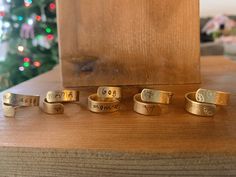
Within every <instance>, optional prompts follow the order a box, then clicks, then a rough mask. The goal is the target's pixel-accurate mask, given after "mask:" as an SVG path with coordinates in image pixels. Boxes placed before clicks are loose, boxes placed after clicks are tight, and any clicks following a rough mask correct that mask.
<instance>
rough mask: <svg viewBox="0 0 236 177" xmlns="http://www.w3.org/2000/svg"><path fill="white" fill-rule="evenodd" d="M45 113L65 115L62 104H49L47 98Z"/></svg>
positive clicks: (44, 105) (44, 106)
mask: <svg viewBox="0 0 236 177" xmlns="http://www.w3.org/2000/svg"><path fill="white" fill-rule="evenodd" d="M43 111H44V112H45V113H47V114H63V113H64V105H63V104H61V103H49V102H47V99H46V98H45V99H44V101H43Z"/></svg>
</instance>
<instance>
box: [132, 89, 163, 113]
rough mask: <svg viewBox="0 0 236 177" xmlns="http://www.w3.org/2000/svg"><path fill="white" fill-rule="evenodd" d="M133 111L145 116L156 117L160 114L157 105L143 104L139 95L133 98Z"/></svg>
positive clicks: (159, 108)
mask: <svg viewBox="0 0 236 177" xmlns="http://www.w3.org/2000/svg"><path fill="white" fill-rule="evenodd" d="M134 111H135V112H137V113H139V114H142V115H146V116H156V115H160V114H161V112H162V110H161V107H160V105H159V104H156V103H145V102H143V101H142V100H141V94H140V93H139V94H136V95H135V96H134Z"/></svg>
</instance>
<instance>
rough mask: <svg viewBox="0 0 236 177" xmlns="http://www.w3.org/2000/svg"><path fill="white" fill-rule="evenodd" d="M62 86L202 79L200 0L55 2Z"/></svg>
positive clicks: (153, 82) (181, 81)
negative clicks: (56, 6)
mask: <svg viewBox="0 0 236 177" xmlns="http://www.w3.org/2000/svg"><path fill="white" fill-rule="evenodd" d="M57 5H58V27H59V46H60V58H61V66H62V78H63V85H64V86H65V87H78V86H98V85H149V84H186V83H199V82H200V60H199V54H200V47H199V46H200V44H199V43H200V42H199V41H200V40H199V2H198V0H178V1H173V0H68V1H67V0H58V1H57Z"/></svg>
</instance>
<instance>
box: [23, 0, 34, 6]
mask: <svg viewBox="0 0 236 177" xmlns="http://www.w3.org/2000/svg"><path fill="white" fill-rule="evenodd" d="M24 3H25V7H29V6H31V4H32V0H24Z"/></svg>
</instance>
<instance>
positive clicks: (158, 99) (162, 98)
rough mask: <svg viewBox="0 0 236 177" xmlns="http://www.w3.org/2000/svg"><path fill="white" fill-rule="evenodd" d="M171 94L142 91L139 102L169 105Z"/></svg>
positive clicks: (148, 90)
mask: <svg viewBox="0 0 236 177" xmlns="http://www.w3.org/2000/svg"><path fill="white" fill-rule="evenodd" d="M172 96H173V93H172V92H167V91H160V90H153V89H143V90H142V92H141V100H142V101H144V102H150V103H160V104H170V102H171V98H172Z"/></svg>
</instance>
